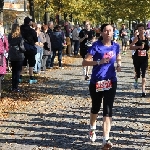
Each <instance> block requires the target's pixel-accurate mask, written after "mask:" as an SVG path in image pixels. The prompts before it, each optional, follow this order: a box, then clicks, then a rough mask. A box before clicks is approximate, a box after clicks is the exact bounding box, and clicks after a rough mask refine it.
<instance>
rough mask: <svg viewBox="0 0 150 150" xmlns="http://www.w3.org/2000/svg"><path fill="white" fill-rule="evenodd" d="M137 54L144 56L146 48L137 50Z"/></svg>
mask: <svg viewBox="0 0 150 150" xmlns="http://www.w3.org/2000/svg"><path fill="white" fill-rule="evenodd" d="M138 56H146V50H138Z"/></svg>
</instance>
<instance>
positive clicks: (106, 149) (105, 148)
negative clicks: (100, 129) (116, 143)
mask: <svg viewBox="0 0 150 150" xmlns="http://www.w3.org/2000/svg"><path fill="white" fill-rule="evenodd" d="M112 146H113V144H112V143H111V142H110V140H106V142H105V143H104V142H103V144H102V150H109V149H111V148H112Z"/></svg>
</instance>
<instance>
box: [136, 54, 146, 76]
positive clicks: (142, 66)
mask: <svg viewBox="0 0 150 150" xmlns="http://www.w3.org/2000/svg"><path fill="white" fill-rule="evenodd" d="M141 57H142V56H141ZM134 67H135V72H136V76H137V78H140V75H141V74H142V78H145V75H146V70H147V67H148V58H147V59H145V60H140V59H136V60H135V62H134Z"/></svg>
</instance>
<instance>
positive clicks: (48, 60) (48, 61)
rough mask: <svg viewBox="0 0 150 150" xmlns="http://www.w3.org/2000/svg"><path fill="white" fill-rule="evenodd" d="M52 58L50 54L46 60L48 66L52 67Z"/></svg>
mask: <svg viewBox="0 0 150 150" xmlns="http://www.w3.org/2000/svg"><path fill="white" fill-rule="evenodd" d="M51 59H52V55H48V58H47V60H46V68H49V67H51Z"/></svg>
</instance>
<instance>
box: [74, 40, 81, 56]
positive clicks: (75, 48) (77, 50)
mask: <svg viewBox="0 0 150 150" xmlns="http://www.w3.org/2000/svg"><path fill="white" fill-rule="evenodd" d="M73 43H74V55H78V52H79V44H80V43H79V40H73Z"/></svg>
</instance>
